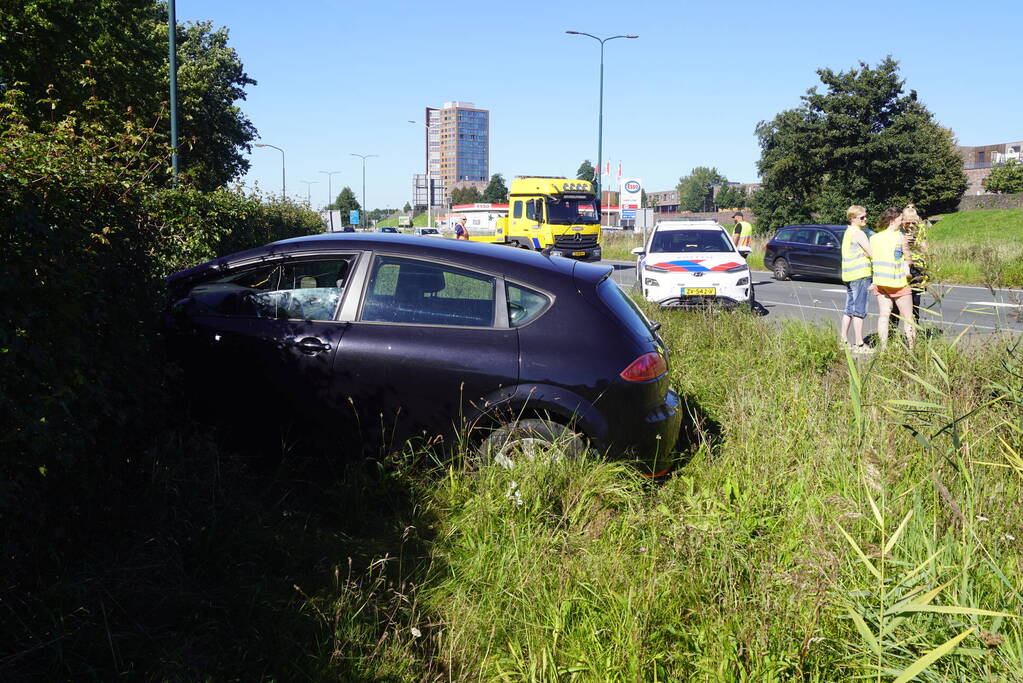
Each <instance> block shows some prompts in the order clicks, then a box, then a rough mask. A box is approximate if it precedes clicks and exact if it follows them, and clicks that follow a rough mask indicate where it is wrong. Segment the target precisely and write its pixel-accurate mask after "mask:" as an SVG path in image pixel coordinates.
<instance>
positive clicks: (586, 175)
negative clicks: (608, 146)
mask: <svg viewBox="0 0 1023 683" xmlns="http://www.w3.org/2000/svg"><path fill="white" fill-rule="evenodd" d="M575 177H576V180H588V181H590V182H591V183H592V182H595V181H596V180H597V171H596V169H594V168H593V163H592V162H591V161H590V160H589V159H585V160H584V161H583V163H581V164H579V169H578V170H577V171H576V172H575Z"/></svg>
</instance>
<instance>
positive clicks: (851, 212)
mask: <svg viewBox="0 0 1023 683" xmlns="http://www.w3.org/2000/svg"><path fill="white" fill-rule="evenodd" d="M861 213H867V210H866V209H864V208H863V207H862V206H860V205H859V204H853V205H852V206H850V207H849V208H848V209H846V210H845V217H846V218H847V219H848V220H849V222H850V223H852V220H853V219H854V218H856V217H857V216H859V215H860V214H861Z"/></svg>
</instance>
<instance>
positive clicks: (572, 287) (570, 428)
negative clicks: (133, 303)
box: [164, 233, 681, 473]
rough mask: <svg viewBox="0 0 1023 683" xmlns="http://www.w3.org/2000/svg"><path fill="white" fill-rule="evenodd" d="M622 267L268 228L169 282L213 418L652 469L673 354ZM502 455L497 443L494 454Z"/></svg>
mask: <svg viewBox="0 0 1023 683" xmlns="http://www.w3.org/2000/svg"><path fill="white" fill-rule="evenodd" d="M610 273H611V268H609V267H607V266H600V265H590V264H585V263H579V262H576V261H572V260H569V259H561V258H557V257H548V256H545V255H543V254H540V253H537V252H531V251H526V250H518V249H511V248H508V247H505V246H497V245H491V244H478V243H473V242H460V241H454V240H438V239H428V238H420V237H410V236H397V235H394V236H391V235H384V234H380V233H376V234H373V233H368V234H354V235H353V234H324V235H316V236H310V237H302V238H297V239H291V240H285V241H282V242H275V243H273V244H269V245H267V246H264V247H260V248H258V249H252V250H249V251H245V252H241V253H238V254H233V255H231V256H226V257H223V258H219V259H216V260H214V261H210V262H208V263H204V264H202V265H199V266H196V267H194V268H190V269H188V270H185V271H182V272H180V273H176V274H175V275H172V276H170V277H169V278H168V281H167V284H168V287H169V291H170V295H171V299H170V300H171V302H172V303H171V304H170V305H169V307H168V309H167V310H166V312H165V315H164V322H165V328H166V330H167V333H168V338H169V342H170V345H171V349H172V351H173V352H174V354H175V356H176V357H177V358H179V359H180V360H181V362H182V364H183V366H184V370H185V375H186V378H187V379H188V385H189V387H190V395H191V396H192V398H193V399H194V400H195V401H196V402H197V403H198V405H199V406H200V410H201V411H202V412H203V413H205V414H207V415H222V416H224V417H227V416H229V415H230V416H234V417H242V418H245V419H246V420H247V424H248V427H247V428H248V429H249V430H252V432H254V433H257V434H265V437H266V438H267V439H277V438H279V431H278V430H279V429H280V428H281V427H282V426H283V425H299V426H298V427H295V428H296V429H303V430H311V431H313V432H315V433H316V434H317V435H318V436H320V437H328V439H329V443H330V444H331V448H333V449H334V450H340V451H342V452H346V453H350V454H361V453H366V452H372V451H375V450H376V451H379V449H381V448H383V449H384V450H395V449H400V448H401V447H402V446H403V445H404V444H405V443H406V441H407V440H409V439H414V440H417V441H419V442H421V443H422V444H425V445H442V446H445V447H451V446H453V445H456V444H459V443H463V444H464V440H465V439H466V438H467V439H468V440H469V442H468V443H467V444H465V445H468V446H469V447H470V448H471V449H472V452H475V453H481V454H484V455H489V456H491V457H498V455H497V454H498V453H505V454H507V452H508V450H507V449H508V447H509V446H510V445H514V444H519V445H520V446H521V445H522V444H526V443H536V442H546V441H553V440H558V439H566V443H567V445H568V446H569V447H571V448H580V449H581V448H582V447H583V445H584V444H585V445H587V446H589V447H591V448H594V449H596V450H597V451H599V452H601V453H605V454H608V455H610V456H612V457H620V458H625V459H628V460H634V461H636V462H638V463H640V464H641V465H642V467H643V469H645V470H647V471H649V472H651V473H652V472H656V471H659V470H663V469H664V468H666V467H668V466H669V465H670V459H671V454H672V447H673V446H674V444H675V441H676V438H677V436H678V431H679V426H680V421H681V414H680V410H679V400H678V396H677V395H676V393H675V392H674V391H673V390H672V389H671V387H670V386H669V379H668V364H667V352H666V349H665V347H664V343H663V341H662V340H661V338H660V336H659V335H658V334H657V327H658V326H657V325H656V324H655V323H651V322H650V321H648V320H647V318H646V317H645V316H644V315H643V313H642V312H641V311H640V310H639V309H638V308H637V307H636V305H635V304H634V303H633V302H632V300H631V299H629V297H628V296H627V295H626V294H624V293H623V292H622V291H621V289H619V287H618V285H617V284H615V282H614V281H613V280H612V279H611V278H610V277H609V275H610ZM501 457H504V456H501Z"/></svg>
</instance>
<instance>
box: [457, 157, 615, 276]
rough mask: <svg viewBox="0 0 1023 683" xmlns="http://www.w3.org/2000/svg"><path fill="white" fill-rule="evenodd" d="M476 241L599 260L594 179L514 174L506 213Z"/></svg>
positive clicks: (474, 236)
mask: <svg viewBox="0 0 1023 683" xmlns="http://www.w3.org/2000/svg"><path fill="white" fill-rule="evenodd" d="M469 239H471V240H474V241H477V242H495V243H498V244H508V245H510V246H513V247H520V248H522V249H533V250H535V251H543V252H545V253H548V254H550V255H552V256H565V257H567V258H573V259H578V260H582V261H599V260H600V242H601V236H600V217H599V215H598V214H597V198H596V195H594V193H593V183H591V182H589V181H586V180H575V179H573V178H556V177H550V176H516V177H515V179H514V180H513V181H512V184H511V189H510V190H509V192H508V216H507V217H505V218H499V219H497V224H496V226H495V229H494V234H493V235H478V236H477V235H473V236H471V237H470V238H469Z"/></svg>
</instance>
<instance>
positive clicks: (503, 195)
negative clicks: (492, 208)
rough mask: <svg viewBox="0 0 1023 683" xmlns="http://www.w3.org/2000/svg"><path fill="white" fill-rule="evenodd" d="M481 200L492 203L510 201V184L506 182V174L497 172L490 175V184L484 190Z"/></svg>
mask: <svg viewBox="0 0 1023 683" xmlns="http://www.w3.org/2000/svg"><path fill="white" fill-rule="evenodd" d="M480 200H481V201H484V202H488V203H490V204H504V203H506V202H507V201H508V186H507V185H505V184H504V176H502V175H501V174H500V173H495V174H494V175H492V176H490V184H489V185H487V189H485V190H483V195H482V196H481V197H480Z"/></svg>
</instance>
